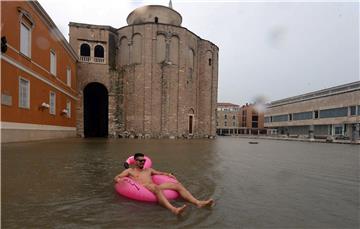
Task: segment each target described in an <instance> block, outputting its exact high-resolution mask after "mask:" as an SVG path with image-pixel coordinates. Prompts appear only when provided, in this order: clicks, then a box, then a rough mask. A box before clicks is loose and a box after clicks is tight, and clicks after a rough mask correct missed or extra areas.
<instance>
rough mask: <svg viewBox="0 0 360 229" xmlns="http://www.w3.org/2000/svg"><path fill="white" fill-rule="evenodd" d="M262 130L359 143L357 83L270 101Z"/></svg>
mask: <svg viewBox="0 0 360 229" xmlns="http://www.w3.org/2000/svg"><path fill="white" fill-rule="evenodd" d="M265 127H266V128H269V129H272V130H275V133H276V134H278V135H287V136H291V137H302V138H310V139H312V138H329V137H330V136H331V137H332V138H335V139H349V140H352V141H359V132H360V81H356V82H353V83H349V84H344V85H340V86H336V87H331V88H327V89H323V90H319V91H315V92H311V93H307V94H303V95H298V96H294V97H290V98H286V99H282V100H278V101H274V102H271V103H270V104H269V106H268V109H267V111H266V113H265ZM272 133H274V131H272Z"/></svg>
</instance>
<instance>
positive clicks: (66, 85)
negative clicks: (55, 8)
mask: <svg viewBox="0 0 360 229" xmlns="http://www.w3.org/2000/svg"><path fill="white" fill-rule="evenodd" d="M1 21H2V24H1V36H2V37H1V40H2V45H1V46H2V47H1V56H0V57H1V141H2V142H14V141H28V140H38V139H46V138H58V137H69V136H76V111H75V108H76V107H77V101H78V97H77V96H78V93H77V85H76V82H77V77H76V72H77V70H76V62H77V55H76V53H75V52H74V51H73V49H72V48H71V46H70V45H69V43H68V42H67V41H66V39H65V38H64V37H63V35H62V34H61V32H60V31H59V29H58V28H57V27H56V25H55V24H54V22H53V21H52V20H51V18H50V17H49V15H48V14H47V13H46V12H45V10H44V9H43V8H42V7H41V6H40V4H39V3H38V2H37V1H2V2H1Z"/></svg>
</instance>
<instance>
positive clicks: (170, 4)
mask: <svg viewBox="0 0 360 229" xmlns="http://www.w3.org/2000/svg"><path fill="white" fill-rule="evenodd" d="M169 8H171V9H172V8H173V7H172V1H171V0H170V1H169Z"/></svg>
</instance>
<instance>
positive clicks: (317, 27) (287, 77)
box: [39, 0, 360, 105]
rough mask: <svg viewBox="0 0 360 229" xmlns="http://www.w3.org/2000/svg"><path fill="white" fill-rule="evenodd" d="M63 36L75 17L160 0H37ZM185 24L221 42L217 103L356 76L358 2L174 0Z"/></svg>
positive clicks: (104, 21) (106, 21)
mask: <svg viewBox="0 0 360 229" xmlns="http://www.w3.org/2000/svg"><path fill="white" fill-rule="evenodd" d="M39 2H40V4H41V5H42V6H43V8H44V9H45V10H46V11H47V13H48V14H49V15H50V17H51V18H52V20H53V21H54V22H55V23H56V25H57V26H58V28H59V29H60V30H61V32H62V33H63V34H64V36H65V37H66V39H68V33H69V29H68V24H69V22H70V21H72V22H80V23H89V24H97V25H109V26H112V27H114V28H120V27H123V26H126V25H127V23H126V17H127V16H128V14H129V13H130V12H131V11H132V10H133V9H135V8H137V7H139V6H143V5H147V4H157V5H166V6H167V5H168V3H169V1H168V0H158V1H127V0H121V1H120V0H102V1H85V0H76V1H64V0H39ZM172 3H173V8H174V9H175V10H176V11H178V12H179V13H180V14H181V15H182V17H183V22H182V26H183V27H186V28H188V29H189V30H190V31H192V32H194V33H195V34H197V35H198V36H200V37H201V38H203V39H206V40H209V41H211V42H213V43H215V44H216V45H217V46H218V47H219V85H218V102H231V103H236V104H239V105H242V104H245V103H247V102H253V101H254V100H256V98H258V97H265V98H266V100H267V102H269V101H274V100H278V99H282V98H286V97H290V96H295V95H299V94H303V93H307V92H311V91H315V90H320V89H324V88H328V87H332V86H337V85H340V84H345V83H350V82H353V81H357V80H360V79H359V64H360V63H359V24H360V23H359V8H360V7H359V3H358V2H355V1H354V2H348V3H345V2H328V1H327V2H318V3H312V2H299V1H297V2H289V1H284V2H264V1H263V2H244V1H209V0H207V1H200V0H198V1H185V0H173V1H172Z"/></svg>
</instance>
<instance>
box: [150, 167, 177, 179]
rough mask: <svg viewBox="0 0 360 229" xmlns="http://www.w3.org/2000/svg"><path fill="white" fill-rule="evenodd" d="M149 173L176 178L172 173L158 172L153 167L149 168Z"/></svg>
mask: <svg viewBox="0 0 360 229" xmlns="http://www.w3.org/2000/svg"><path fill="white" fill-rule="evenodd" d="M151 175H165V176H168V177H171V178H174V179H176V177H175V176H174V175H172V174H171V173H166V172H160V171H157V170H155V169H151Z"/></svg>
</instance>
